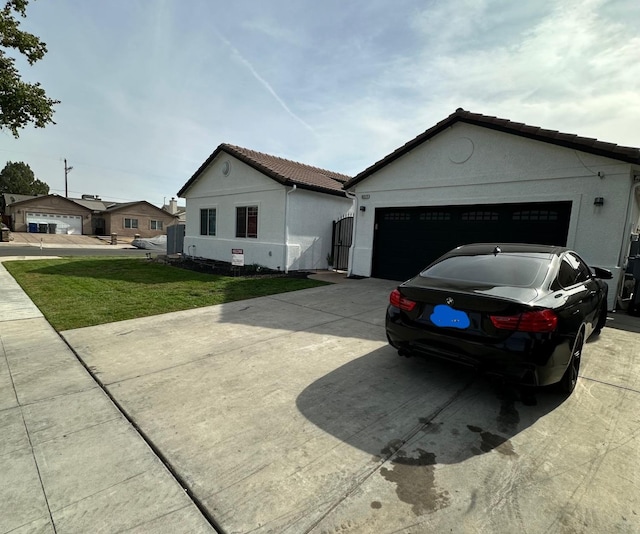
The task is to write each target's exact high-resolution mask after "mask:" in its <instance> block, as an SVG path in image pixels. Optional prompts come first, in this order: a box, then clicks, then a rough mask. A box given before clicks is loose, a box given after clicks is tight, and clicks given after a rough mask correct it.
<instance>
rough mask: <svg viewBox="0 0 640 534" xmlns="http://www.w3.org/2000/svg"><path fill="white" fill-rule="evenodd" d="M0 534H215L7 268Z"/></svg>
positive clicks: (2, 280) (1, 274)
mask: <svg viewBox="0 0 640 534" xmlns="http://www.w3.org/2000/svg"><path fill="white" fill-rule="evenodd" d="M0 294H1V295H2V298H1V299H0V534H7V533H9V532H11V533H12V534H19V533H20V534H22V533H54V532H55V533H58V534H62V533H71V532H75V533H86V532H109V533H111V532H123V531H126V532H166V533H180V532H184V533H193V532H215V530H214V529H213V528H212V527H211V525H210V523H209V522H208V521H207V520H206V519H205V518H204V516H203V515H202V514H201V513H200V511H199V509H198V508H197V507H196V506H195V505H194V503H193V501H192V500H191V499H190V498H189V496H188V495H187V493H185V491H184V489H183V488H182V487H181V486H180V484H179V483H178V482H177V481H176V479H175V478H174V476H173V475H172V474H171V473H170V472H169V471H168V470H167V468H166V467H165V466H164V464H163V463H162V462H161V461H160V460H159V459H158V457H157V456H156V454H155V453H154V452H153V450H152V449H151V448H150V447H149V446H148V445H147V443H146V442H145V440H144V439H142V437H141V436H140V434H139V433H138V432H137V431H136V429H135V428H134V427H133V426H132V425H131V424H130V423H129V421H128V420H127V419H126V418H125V417H124V416H123V415H122V413H121V412H120V411H119V410H118V409H117V407H116V406H115V405H114V403H113V402H112V401H111V399H110V398H109V397H108V396H107V395H106V394H105V393H104V391H103V390H102V389H101V388H100V387H99V386H98V384H96V382H95V381H94V380H93V378H92V377H91V376H90V374H89V373H88V372H87V370H86V369H85V368H84V366H83V365H82V364H81V363H80V362H79V361H78V359H77V358H76V356H75V355H74V353H73V352H72V351H71V350H70V349H69V347H68V346H67V345H66V343H65V342H64V341H63V340H62V339H61V338H60V336H59V335H58V334H57V333H56V332H55V331H54V330H53V328H52V327H51V326H50V325H49V323H48V322H47V321H46V319H45V318H44V317H43V315H42V313H41V312H40V310H39V309H38V308H37V307H36V306H35V305H34V304H33V303H32V302H31V300H30V299H29V298H28V297H27V295H26V294H25V293H24V291H23V290H22V289H21V288H20V286H19V285H18V284H17V283H16V282H15V280H14V279H13V277H11V275H9V273H8V272H7V271H6V269H5V268H4V266H3V265H2V264H1V263H0Z"/></svg>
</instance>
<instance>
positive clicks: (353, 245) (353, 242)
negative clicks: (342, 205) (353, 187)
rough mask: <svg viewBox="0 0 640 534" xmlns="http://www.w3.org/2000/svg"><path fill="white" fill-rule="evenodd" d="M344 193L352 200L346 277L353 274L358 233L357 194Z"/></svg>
mask: <svg viewBox="0 0 640 534" xmlns="http://www.w3.org/2000/svg"><path fill="white" fill-rule="evenodd" d="M344 193H345V195H347V198H350V199H351V200H353V230H352V232H353V233H352V234H351V248H350V249H349V270H348V271H347V277H350V276H351V275H352V274H353V255H354V252H355V249H356V236H357V235H358V234H357V232H356V229H357V227H358V195H356V194H355V193H350V192H349V191H345V192H344Z"/></svg>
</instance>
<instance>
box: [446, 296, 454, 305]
mask: <svg viewBox="0 0 640 534" xmlns="http://www.w3.org/2000/svg"><path fill="white" fill-rule="evenodd" d="M445 302H446V303H447V304H448V305H449V306H453V299H452V298H451V297H447V298H446V300H445Z"/></svg>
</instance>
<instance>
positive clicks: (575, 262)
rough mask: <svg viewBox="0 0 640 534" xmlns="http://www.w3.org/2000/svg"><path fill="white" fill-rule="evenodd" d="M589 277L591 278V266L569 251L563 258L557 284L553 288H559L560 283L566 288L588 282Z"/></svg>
mask: <svg viewBox="0 0 640 534" xmlns="http://www.w3.org/2000/svg"><path fill="white" fill-rule="evenodd" d="M589 278H591V271H590V270H589V267H587V265H586V264H585V263H584V262H583V261H582V260H581V259H580V258H578V256H576V255H575V254H572V253H569V254H566V255H565V257H564V258H563V259H562V263H561V264H560V269H559V270H558V278H557V284H554V286H553V289H559V287H558V285H559V286H560V287H564V288H566V287H571V286H573V285H575V284H580V283H582V282H586V281H587V280H588V279H589Z"/></svg>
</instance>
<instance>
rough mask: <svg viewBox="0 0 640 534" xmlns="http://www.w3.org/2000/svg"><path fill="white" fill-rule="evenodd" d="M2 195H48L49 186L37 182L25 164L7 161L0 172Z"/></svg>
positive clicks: (0, 192)
mask: <svg viewBox="0 0 640 534" xmlns="http://www.w3.org/2000/svg"><path fill="white" fill-rule="evenodd" d="M2 193H13V194H15V195H48V194H49V186H48V185H47V184H45V183H44V182H41V181H40V180H38V179H37V178H36V177H35V175H34V174H33V171H32V170H31V167H29V165H27V164H26V163H23V162H22V161H20V162H17V163H12V162H10V161H9V162H7V164H6V165H5V166H4V169H2V171H0V194H2Z"/></svg>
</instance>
